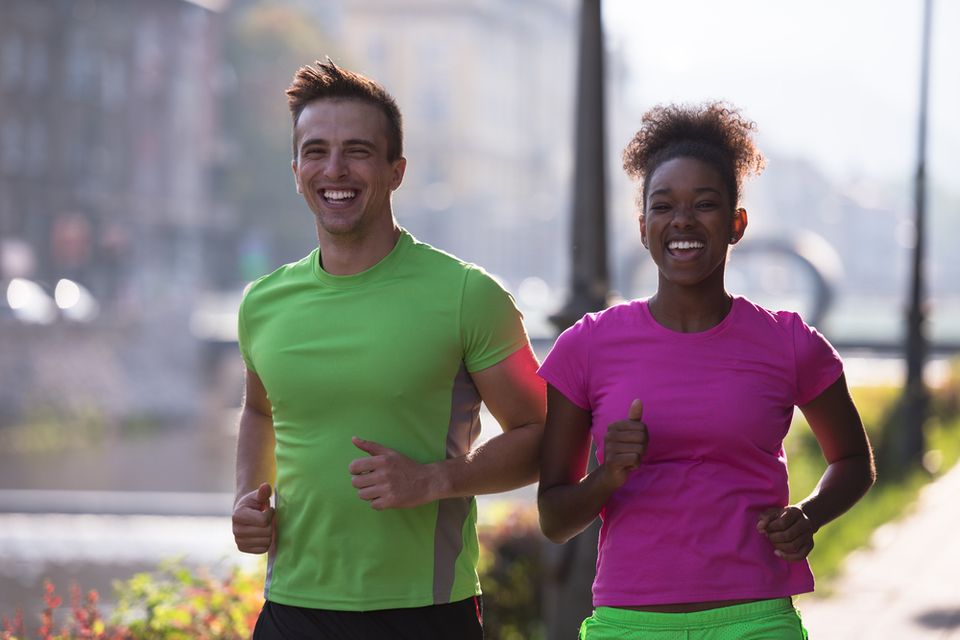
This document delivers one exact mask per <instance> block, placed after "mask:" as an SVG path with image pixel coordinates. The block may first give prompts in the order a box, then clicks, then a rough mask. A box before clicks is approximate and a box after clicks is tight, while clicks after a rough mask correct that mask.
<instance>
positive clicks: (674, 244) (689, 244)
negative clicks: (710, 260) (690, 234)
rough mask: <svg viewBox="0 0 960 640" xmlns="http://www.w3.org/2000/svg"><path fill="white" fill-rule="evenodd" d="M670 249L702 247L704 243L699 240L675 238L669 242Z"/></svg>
mask: <svg viewBox="0 0 960 640" xmlns="http://www.w3.org/2000/svg"><path fill="white" fill-rule="evenodd" d="M667 248H668V249H702V248H703V243H702V242H700V241H699V240H673V241H671V242H670V243H669V244H667Z"/></svg>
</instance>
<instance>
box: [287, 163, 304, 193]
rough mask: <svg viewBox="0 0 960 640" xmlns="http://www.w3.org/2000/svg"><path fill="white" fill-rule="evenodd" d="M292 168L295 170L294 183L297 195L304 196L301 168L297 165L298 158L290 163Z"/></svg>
mask: <svg viewBox="0 0 960 640" xmlns="http://www.w3.org/2000/svg"><path fill="white" fill-rule="evenodd" d="M290 168H291V169H293V182H294V184H295V185H296V187H297V193H299V194H300V195H303V190H302V189H300V167H299V166H298V165H297V159H296V158H294V159H293V160H291V161H290Z"/></svg>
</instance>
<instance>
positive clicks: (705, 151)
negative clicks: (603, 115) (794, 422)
mask: <svg viewBox="0 0 960 640" xmlns="http://www.w3.org/2000/svg"><path fill="white" fill-rule="evenodd" d="M755 128H756V127H755V125H754V123H752V122H750V121H748V120H745V119H744V118H743V117H742V116H741V115H740V113H739V112H738V111H737V110H736V109H734V108H732V107H730V106H729V105H725V104H722V103H710V104H704V105H699V106H695V107H685V106H675V105H670V106H660V107H656V108H654V109H652V110H650V111H648V112H647V113H646V114H645V115H644V117H643V125H642V127H641V129H640V131H639V132H638V133H637V134H636V136H635V137H634V138H633V140H632V141H631V142H630V144H629V145H628V146H627V148H626V150H625V151H624V156H623V157H624V168H625V169H626V171H627V173H628V174H630V175H631V176H632V177H634V178H636V179H638V180H639V181H640V197H639V200H638V202H639V205H640V219H639V221H640V241H641V243H642V244H643V246H644V247H645V248H646V249H647V250H648V251H649V252H650V256H651V258H652V259H653V261H654V263H656V265H657V269H658V271H659V277H658V285H657V291H656V293H655V294H654V295H653V296H651V297H650V298H648V299H645V300H632V301H629V302H626V303H623V304H619V305H615V306H613V307H610V308H608V309H606V310H604V311H601V312H598V313H591V314H587V315H586V316H584V317H583V318H582V319H581V320H580V321H579V322H577V323H576V324H575V325H574V326H572V327H570V328H569V329H568V330H567V331H565V332H564V333H563V334H562V335H561V336H560V337H559V338H558V339H557V342H556V344H555V345H554V347H553V349H552V350H551V352H550V354H549V355H548V356H547V358H546V359H545V360H544V363H543V365H542V367H541V368H540V375H541V376H542V377H543V378H544V379H545V380H546V381H547V382H548V384H549V386H548V413H547V424H546V429H545V434H544V440H543V446H542V459H541V477H540V491H539V499H538V503H539V509H540V523H541V527H542V529H543V532H544V533H545V534H546V535H547V537H549V538H550V539H551V540H553V541H555V542H564V541H566V540H569V539H570V538H571V537H573V536H575V535H576V534H578V533H579V532H581V531H582V530H583V529H585V528H586V527H587V526H588V525H589V524H590V523H591V522H592V521H593V520H594V519H595V518H596V517H597V516H598V515H599V516H600V517H601V518H602V520H603V525H602V527H601V531H600V538H599V546H598V558H597V575H596V579H595V580H594V585H593V605H594V608H595V609H594V615H593V616H591V617H590V618H587V619H586V620H585V621H584V623H583V625H582V626H581V630H580V634H581V635H580V637H581V638H587V639H588V640H602V639H605V638H672V637H685V638H701V639H703V640H706V639H713V638H717V639H719V638H738V639H743V638H753V637H755V638H783V639H788V638H790V639H793V638H804V637H806V631H805V630H804V629H803V626H802V624H801V622H800V618H799V615H798V614H797V611H796V609H795V608H794V606H793V601H792V598H791V596H793V595H795V594H798V593H804V592H807V591H812V590H813V576H812V574H811V573H810V569H809V566H808V564H807V561H806V558H807V555H808V554H809V553H810V550H811V549H812V548H813V544H814V534H815V533H816V532H817V530H819V529H820V527H822V526H823V525H824V524H826V523H827V522H829V521H831V520H833V519H834V518H836V517H837V516H839V515H840V514H842V513H843V512H844V511H846V510H847V509H849V508H850V507H851V506H852V505H853V504H854V503H855V502H856V501H857V500H859V499H860V497H861V496H863V494H864V493H865V492H866V491H867V490H868V489H869V487H870V486H871V484H872V483H873V480H874V467H873V457H872V453H871V450H870V444H869V442H868V441H867V437H866V434H865V432H864V429H863V425H862V423H861V420H860V416H859V414H858V412H857V409H856V407H855V406H854V404H853V402H852V401H851V399H850V395H849V393H848V391H847V385H846V381H845V379H844V376H843V365H842V362H841V361H840V358H839V356H838V355H837V353H836V351H835V350H834V349H833V347H832V346H831V345H830V344H829V343H828V342H827V341H826V339H825V338H824V337H823V336H822V335H820V334H819V333H818V332H817V331H816V330H815V329H813V328H811V327H809V326H807V325H806V324H805V323H804V322H803V320H802V319H801V318H800V317H799V316H798V315H797V314H796V313H793V312H787V311H769V310H767V309H763V308H761V307H759V306H757V305H755V304H753V303H752V302H750V301H749V300H747V299H745V298H742V297H738V296H732V295H730V294H729V293H727V291H726V289H725V287H724V267H725V264H726V261H727V253H728V249H729V247H730V246H731V245H733V244H736V243H737V242H739V241H740V240H741V239H742V238H743V235H744V232H745V230H746V228H747V212H746V210H745V209H743V208H741V207H739V201H740V188H741V184H742V181H743V178H744V177H746V176H748V175H751V174H756V173H759V172H760V170H762V168H763V163H764V161H763V157H762V156H761V155H760V153H759V152H758V151H757V149H756V148H755V147H754V144H753V140H752V134H753V131H754V130H755ZM794 407H799V408H800V410H801V411H802V412H803V414H804V416H805V417H806V419H807V422H808V423H809V424H810V427H811V429H812V430H813V433H814V435H815V436H816V438H817V441H818V443H819V444H820V448H821V449H822V451H823V455H824V457H825V458H826V460H827V462H828V466H827V469H826V471H825V472H824V474H823V478H822V479H821V481H820V483H819V485H818V486H817V488H816V489H814V491H813V493H812V494H811V495H809V496H807V497H806V498H804V499H803V500H800V501H799V502H791V501H790V497H789V491H788V487H787V467H786V457H785V455H784V452H783V438H784V436H785V435H786V433H787V430H788V428H789V426H790V422H791V419H792V416H793V411H794ZM591 438H592V439H593V441H594V442H595V443H596V445H597V460H598V463H599V465H598V466H597V467H596V469H594V470H593V471H591V472H590V473H586V471H587V458H588V456H589V450H590V441H591ZM677 633H680V634H682V635H679V636H678V635H676V634H677ZM658 634H659V635H658Z"/></svg>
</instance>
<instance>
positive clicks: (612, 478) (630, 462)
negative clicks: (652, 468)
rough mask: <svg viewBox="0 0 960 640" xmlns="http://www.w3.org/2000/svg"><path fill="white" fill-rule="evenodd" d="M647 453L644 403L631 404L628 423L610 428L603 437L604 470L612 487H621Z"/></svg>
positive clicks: (602, 468)
mask: <svg viewBox="0 0 960 640" xmlns="http://www.w3.org/2000/svg"><path fill="white" fill-rule="evenodd" d="M646 451H647V425H645V424H644V423H643V403H642V402H640V400H634V401H633V402H632V403H630V410H629V411H628V412H627V419H626V420H618V421H617V422H613V423H611V424H610V426H608V427H607V435H605V436H604V438H603V466H602V467H601V469H600V471H601V473H602V474H603V475H604V478H605V479H606V481H607V483H608V484H609V486H611V487H613V488H619V487H621V486H623V483H625V482H626V481H627V478H628V477H629V476H630V472H631V471H633V470H634V469H636V468H638V467H639V466H640V462H641V460H643V454H644V453H646Z"/></svg>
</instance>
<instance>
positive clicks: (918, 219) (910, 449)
mask: <svg viewBox="0 0 960 640" xmlns="http://www.w3.org/2000/svg"><path fill="white" fill-rule="evenodd" d="M932 13H933V0H924V8H923V40H922V41H921V47H922V58H921V63H920V64H921V67H920V106H919V109H920V113H919V122H918V125H919V126H918V129H917V171H916V175H915V181H914V246H913V273H912V278H911V282H910V306H909V309H908V310H907V345H906V350H907V353H906V357H907V381H906V387H905V389H904V398H903V423H902V424H901V425H900V429H901V430H902V434H901V436H900V438H899V440H900V442H899V445H900V446H899V447H898V450H897V451H895V452H894V457H895V458H896V460H897V466H898V467H899V468H900V469H903V468H906V467H907V466H908V465H910V464H912V463H914V462H918V461H920V460H921V458H922V457H923V448H924V435H923V424H924V421H925V420H926V418H927V403H928V394H927V388H926V386H925V385H924V382H923V367H924V363H925V362H926V358H927V350H928V344H927V337H926V333H925V330H926V326H925V325H926V313H927V309H926V300H925V286H924V266H925V257H926V255H925V227H926V181H927V180H926V165H927V110H928V109H927V95H928V93H929V84H930V24H931V17H932V16H931V14H932Z"/></svg>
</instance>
